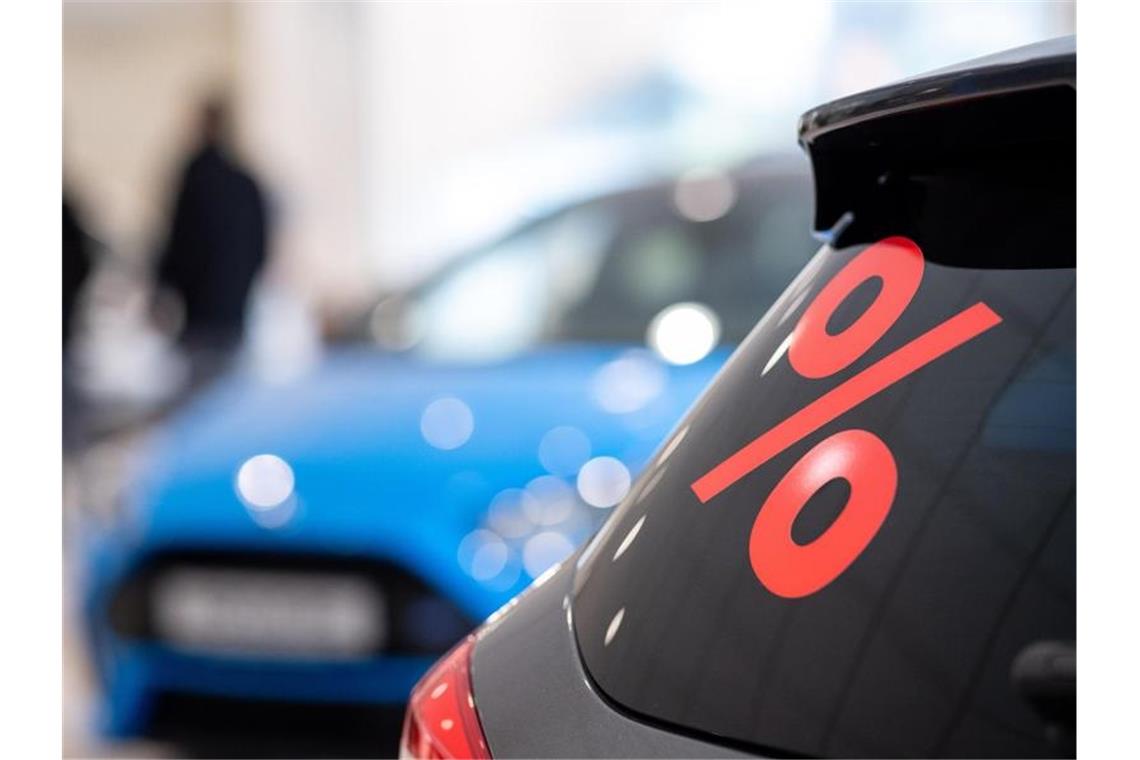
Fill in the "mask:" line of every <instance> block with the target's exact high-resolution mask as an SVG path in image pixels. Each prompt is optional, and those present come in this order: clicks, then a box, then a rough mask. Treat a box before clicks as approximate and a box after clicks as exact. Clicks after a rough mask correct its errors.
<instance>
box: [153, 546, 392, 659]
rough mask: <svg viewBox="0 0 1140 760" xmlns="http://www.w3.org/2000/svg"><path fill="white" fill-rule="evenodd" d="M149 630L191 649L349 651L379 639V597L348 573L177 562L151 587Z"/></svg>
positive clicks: (383, 632) (318, 654) (371, 648)
mask: <svg viewBox="0 0 1140 760" xmlns="http://www.w3.org/2000/svg"><path fill="white" fill-rule="evenodd" d="M152 610H153V616H154V617H153V622H154V626H155V632H156V633H157V634H158V636H159V637H160V638H161V639H162V640H163V641H165V642H166V643H168V644H170V645H173V646H176V647H179V648H183V649H191V650H205V651H211V652H227V653H233V654H241V655H252V656H290V657H307V658H321V659H325V658H354V657H360V656H363V655H367V654H370V653H372V652H375V651H376V650H378V649H380V648H381V647H382V646H383V645H384V640H385V638H386V636H387V619H386V609H385V604H384V599H383V596H382V594H381V592H380V590H379V589H377V588H376V586H375V584H373V583H370V582H368V581H367V580H365V579H363V578H358V577H354V576H350V575H333V574H302V573H294V572H289V573H285V572H273V571H263V570H243V569H201V568H178V569H173V570H170V571H168V572H166V573H164V574H163V575H162V576H160V577H159V578H158V579H157V581H156V583H155V585H154V588H153V595H152Z"/></svg>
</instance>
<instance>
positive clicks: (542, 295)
mask: <svg viewBox="0 0 1140 760" xmlns="http://www.w3.org/2000/svg"><path fill="white" fill-rule="evenodd" d="M718 181H719V182H721V183H722V184H720V185H716V186H713V187H712V188H711V192H713V193H715V192H720V193H727V195H725V196H724V197H723V198H720V199H714V200H720V202H721V203H722V204H723V208H721V209H713V212H714V213H715V216H713V217H712V218H708V219H706V220H704V221H698V220H697V219H694V218H692V216H691V214H690V215H688V216H687V215H686V208H685V206H684V205H683V204H679V203H678V196H677V193H678V188H675V187H673V186H667V187H655V188H650V189H647V190H642V191H637V192H633V193H629V194H626V195H622V196H616V197H613V198H609V199H606V200H604V201H599V202H593V203H589V204H585V205H582V206H578V207H575V208H573V209H570V210H567V211H565V212H563V213H560V214H557V215H555V216H552V217H550V218H548V219H546V220H544V221H541V222H538V223H535V224H534V225H531V226H530V227H528V228H526V229H525V230H523V231H521V232H520V233H518V234H516V235H513V236H511V237H508V238H506V239H505V240H503V241H502V242H500V243H498V244H496V245H493V246H491V247H489V248H487V249H485V250H482V251H479V252H477V253H476V254H474V255H471V256H468V257H466V258H464V259H462V260H461V261H459V262H458V263H457V264H455V265H453V266H451V267H449V268H448V269H447V270H445V272H444V273H443V274H442V275H441V276H440V277H438V278H436V279H435V280H433V281H432V282H431V283H429V284H428V285H427V286H426V287H424V288H423V289H422V290H421V291H420V292H419V293H418V296H417V298H416V299H415V305H414V311H415V313H416V321H417V322H418V327H417V332H419V336H418V338H419V347H420V348H421V349H422V350H425V351H426V352H428V353H431V354H436V355H444V356H457V355H458V356H475V357H478V356H486V355H495V354H503V353H509V352H511V351H516V350H520V349H523V348H526V347H529V346H532V345H534V344H536V343H540V342H546V341H606V342H624V343H640V342H642V341H644V340H645V339H646V331H647V329H648V328H649V325H650V323H651V321H652V320H653V318H654V317H655V316H657V315H658V314H659V313H661V312H662V310H664V309H666V308H667V307H669V306H671V305H673V304H677V303H684V302H697V303H700V304H703V305H704V306H706V307H708V308H709V309H711V310H712V312H713V313H714V314H715V316H716V319H717V321H718V322H719V325H720V328H721V338H722V342H728V343H737V342H739V341H740V340H742V339H743V338H744V336H745V335H747V333H748V331H749V330H750V329H751V328H752V326H753V325H754V324H755V322H756V319H757V318H758V317H759V316H760V315H761V314H763V312H764V310H765V309H766V308H767V307H768V306H769V305H770V304H771V303H772V302H773V301H774V300H775V298H776V297H777V296H778V295H779V294H780V292H781V291H782V290H783V289H784V287H785V286H786V285H787V283H788V282H789V281H790V280H791V279H792V278H793V277H794V276H795V275H796V273H797V272H798V271H799V270H800V269H801V268H802V266H803V265H804V263H805V262H806V261H807V260H808V259H809V257H810V255H811V252H812V250H813V244H812V241H811V236H810V234H809V230H810V219H811V203H810V182H809V179H808V177H807V176H806V174H803V173H799V172H797V171H788V172H783V173H772V172H763V173H760V172H751V173H748V172H745V173H741V174H736V175H721V176H720V177H719V179H718ZM699 190H700V188H698V192H699ZM697 200H698V201H699V200H701V199H700V197H699V195H698V197H697ZM504 292H509V293H512V294H513V297H512V298H503V297H502V295H501V294H502V293H504Z"/></svg>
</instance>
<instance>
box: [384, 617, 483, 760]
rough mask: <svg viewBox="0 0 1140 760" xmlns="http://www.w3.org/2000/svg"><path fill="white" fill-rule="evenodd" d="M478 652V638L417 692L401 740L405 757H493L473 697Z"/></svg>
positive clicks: (426, 759) (449, 656)
mask: <svg viewBox="0 0 1140 760" xmlns="http://www.w3.org/2000/svg"><path fill="white" fill-rule="evenodd" d="M474 648H475V637H474V636H468V637H467V638H466V639H464V640H463V641H462V642H461V643H460V644H458V645H457V646H456V647H455V648H454V649H452V650H451V651H450V652H448V653H447V654H446V655H445V656H444V657H443V659H442V660H440V661H439V662H437V663H436V664H435V665H434V666H433V667H432V669H431V670H429V671H428V672H427V675H425V676H424V677H423V678H421V679H420V682H419V683H418V684H416V687H415V688H414V689H412V697H411V699H409V700H408V712H407V714H406V715H405V716H404V732H403V735H402V736H401V737H400V757H402V758H418V759H419V760H436V759H437V758H438V759H441V760H442V759H443V758H461V757H463V758H467V757H469V758H480V759H481V758H489V757H491V752H490V750H488V749H487V740H486V738H484V736H483V729H482V727H481V726H480V725H479V716H478V714H476V712H475V697H474V695H473V694H472V692H471V651H472V650H473V649H474Z"/></svg>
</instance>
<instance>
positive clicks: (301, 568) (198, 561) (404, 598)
mask: <svg viewBox="0 0 1140 760" xmlns="http://www.w3.org/2000/svg"><path fill="white" fill-rule="evenodd" d="M227 572H230V573H233V574H234V576H235V577H251V576H253V577H260V578H266V577H277V578H281V579H284V580H289V579H296V581H297V582H302V581H304V582H308V581H311V579H314V578H320V579H323V580H322V583H324V584H325V586H326V587H327V586H328V585H329V582H330V579H332V580H335V579H343V583H342V585H344V586H351V587H353V588H354V589H357V590H359V589H360V588H361V587H362V586H363V587H365V588H367V589H372V590H375V591H376V592H377V594H378V596H379V597H381V598H382V599H383V609H384V618H385V619H384V620H383V621H382V622H381V623H379V624H380V625H382V626H383V628H384V631H385V634H384V636H383V639H382V641H379V642H378V643H377V644H376V645H375V646H374V647H371V648H370V649H369V650H368V651H364V652H359V653H357V654H359V655H364V656H368V655H375V654H381V653H385V654H394V655H399V654H406V655H425V654H426V655H435V654H440V653H443V652H445V651H447V649H448V648H449V647H450V646H451V645H452V644H454V643H455V642H456V641H458V640H459V639H460V638H462V637H463V635H464V634H466V633H467V632H468V631H470V630H471V629H472V628H474V627H475V621H473V620H471V619H470V618H469V617H468V616H466V615H465V614H464V613H463V612H462V611H461V610H459V609H458V607H457V606H456V605H455V604H453V603H452V602H451V601H450V600H448V599H446V598H444V597H443V596H441V595H440V594H439V593H438V592H436V591H435V590H434V589H432V588H431V587H430V586H428V585H427V584H426V583H425V582H424V581H423V580H421V579H420V578H418V577H416V576H415V575H412V574H411V573H408V572H406V571H405V570H403V569H402V568H399V567H397V566H395V565H393V564H392V563H389V562H378V561H375V560H370V559H364V558H354V557H340V556H334V555H319V554H276V553H275V554H264V553H249V552H228V551H227V552H223V551H208V552H207V551H182V552H164V553H162V554H158V555H154V556H152V557H150V558H149V559H148V560H146V561H145V562H143V563H142V564H141V565H140V566H139V567H138V568H137V569H136V570H135V571H134V572H133V573H131V574H130V575H129V577H128V578H127V580H126V581H125V582H124V583H123V584H122V585H121V586H120V587H119V588H118V589H117V590H116V592H115V593H114V594H113V596H112V599H111V601H110V606H109V609H108V617H109V620H110V624H111V627H112V629H113V630H114V631H115V632H116V633H118V634H119V635H120V636H123V637H124V638H129V639H133V640H140V641H156V642H164V643H170V644H176V643H177V642H174V641H171V640H170V639H169V636H165V635H163V631H164V626H163V625H161V624H160V623H161V621H160V620H159V616H158V614H157V613H158V609H157V608H156V605H155V603H154V602H155V593H156V589H157V588H159V587H160V586H162V584H163V582H164V581H166V582H167V583H166V585H167V586H170V585H171V584H170V583H169V581H171V579H174V578H180V577H186V576H189V575H193V574H198V575H199V576H210V575H212V576H213V577H224V574H225V573H227ZM263 582H264V581H263ZM345 590H347V589H345ZM355 624H356V625H357V626H359V624H360V621H356V623H355ZM165 630H168V628H166V629H165ZM253 654H257V653H256V652H253ZM277 654H280V652H277Z"/></svg>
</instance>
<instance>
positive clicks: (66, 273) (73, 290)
mask: <svg viewBox="0 0 1140 760" xmlns="http://www.w3.org/2000/svg"><path fill="white" fill-rule="evenodd" d="M61 242H62V246H61V247H62V249H63V266H62V269H63V294H62V301H63V315H62V317H63V351H64V353H65V355H66V353H67V350H68V348H69V346H70V345H71V338H72V334H73V332H74V322H75V313H76V306H77V305H78V303H79V296H80V294H81V293H82V292H83V286H84V284H85V283H86V282H87V278H88V276H89V275H90V274H91V269H92V263H93V258H94V249H95V248H96V245H97V244H96V241H95V239H94V238H92V237H91V235H89V234H88V233H87V230H86V229H84V227H83V223H82V221H81V218H80V215H79V212H78V211H77V210H76V207H75V203H74V200H73V199H72V198H71V197H70V196H69V195H68V193H67V191H64V193H63V232H62V241H61ZM67 367H68V365H67V363H66V362H65V363H64V374H63V379H62V385H63V448H64V452H65V453H66V452H70V451H72V450H74V449H75V448H76V447H77V446H78V444H79V442H80V441H81V439H82V435H81V427H82V426H81V417H82V404H81V399H80V397H79V394H78V392H77V391H76V388H75V384H74V380H73V378H72V377H71V374H70V372H68V370H67Z"/></svg>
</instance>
